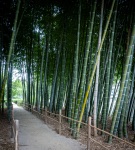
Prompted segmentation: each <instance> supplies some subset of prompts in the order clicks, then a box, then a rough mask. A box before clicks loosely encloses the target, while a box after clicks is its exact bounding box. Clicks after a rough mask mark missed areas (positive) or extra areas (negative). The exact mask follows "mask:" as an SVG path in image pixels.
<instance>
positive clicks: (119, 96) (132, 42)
mask: <svg viewBox="0 0 135 150" xmlns="http://www.w3.org/2000/svg"><path fill="white" fill-rule="evenodd" d="M134 42H135V22H134V24H133V30H132V35H131V40H130V44H129V50H128V53H127V57H126V62H125V66H124V71H123V75H122V82H121V86H120V92H119V95H118V99H117V102H116V108H115V112H114V115H113V119H112V126H111V131H110V132H111V134H113V132H114V127H115V123H116V119H117V115H118V111H119V107H120V103H121V99H122V94H123V91H124V85H125V80H126V75H127V71H128V64H129V62H130V55H131V53H132V51H133V49H134ZM111 141H112V136H110V137H109V142H111Z"/></svg>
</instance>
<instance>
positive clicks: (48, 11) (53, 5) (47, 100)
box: [0, 0, 135, 142]
mask: <svg viewBox="0 0 135 150" xmlns="http://www.w3.org/2000/svg"><path fill="white" fill-rule="evenodd" d="M0 3H1V5H0V6H2V7H1V10H0V11H1V13H0V14H1V16H0V104H1V111H3V107H4V91H5V88H7V91H8V92H7V102H8V105H7V106H8V111H9V112H10V108H11V101H12V78H13V75H12V72H13V69H17V70H18V72H19V75H20V76H21V81H22V87H23V102H24V103H28V104H31V105H34V107H35V109H36V110H37V111H39V112H41V111H42V110H41V108H45V107H47V109H48V110H49V111H51V112H54V113H58V112H59V110H60V109H63V110H64V113H65V114H64V115H66V116H67V117H70V118H73V119H75V120H80V121H84V122H87V121H88V116H92V118H93V124H94V126H96V127H100V128H101V129H103V130H107V128H108V121H109V120H111V128H110V133H112V134H114V135H118V136H119V137H121V138H123V137H125V138H128V131H127V126H128V125H129V124H131V123H132V130H134V131H135V100H134V98H135V86H134V85H135V59H134V57H135V52H134V49H135V48H134V46H135V7H134V5H133V1H132V0H130V1H129V0H112V1H108V0H101V1H97V0H94V1H91V0H87V1H81V0H72V1H70V0H65V1H63V2H62V1H55V0H54V1H35V0H30V1H20V0H18V1H12V0H10V3H8V1H5V3H3V1H2V0H0ZM5 9H6V10H7V11H5ZM11 13H12V15H11ZM6 84H7V85H6ZM41 113H42V112H41ZM9 114H10V113H9ZM69 124H70V126H71V127H72V128H73V129H74V131H73V135H74V137H76V136H77V134H76V131H77V130H79V129H80V124H78V125H77V124H76V123H75V122H74V121H69ZM94 135H95V136H96V135H97V131H96V129H95V130H94ZM111 140H112V137H110V138H109V142H111Z"/></svg>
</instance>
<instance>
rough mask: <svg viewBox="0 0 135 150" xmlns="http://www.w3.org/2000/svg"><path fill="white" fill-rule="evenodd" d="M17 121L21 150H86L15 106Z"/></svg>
mask: <svg viewBox="0 0 135 150" xmlns="http://www.w3.org/2000/svg"><path fill="white" fill-rule="evenodd" d="M14 112H15V119H18V120H19V123H20V129H19V150H85V149H86V148H85V146H84V145H81V143H79V142H77V141H76V140H74V139H69V138H66V137H64V136H60V135H58V134H57V133H55V132H54V131H52V130H51V129H50V128H48V126H47V125H45V124H44V122H43V121H41V120H39V119H38V118H36V117H35V116H34V115H32V114H31V113H29V112H27V111H26V110H24V109H23V108H21V107H18V106H17V105H14Z"/></svg>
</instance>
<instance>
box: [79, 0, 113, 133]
mask: <svg viewBox="0 0 135 150" xmlns="http://www.w3.org/2000/svg"><path fill="white" fill-rule="evenodd" d="M114 4H115V0H113V2H112V6H111V10H110V13H109V16H108V19H107V23H106V26H105V30H104V33H103V37H102V40H101V44H100V47H99V49H98V54H97V59H96V62H95V65H94V67H93V71H92V75H91V78H90V82H89V85H88V88H87V91H86V93H85V98H84V103H83V106H82V111H81V114H80V118H79V121H80V122H81V121H82V117H83V113H84V109H85V106H86V102H87V98H88V95H89V91H90V89H91V85H92V80H93V77H94V75H95V71H96V67H97V63H98V60H99V56H100V53H101V49H102V46H103V43H104V40H105V36H106V33H107V29H108V26H109V23H110V19H111V16H112V12H113V8H114ZM79 130H80V123H78V127H77V131H78V132H79Z"/></svg>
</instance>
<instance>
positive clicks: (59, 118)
mask: <svg viewBox="0 0 135 150" xmlns="http://www.w3.org/2000/svg"><path fill="white" fill-rule="evenodd" d="M59 134H61V109H60V110H59Z"/></svg>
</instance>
